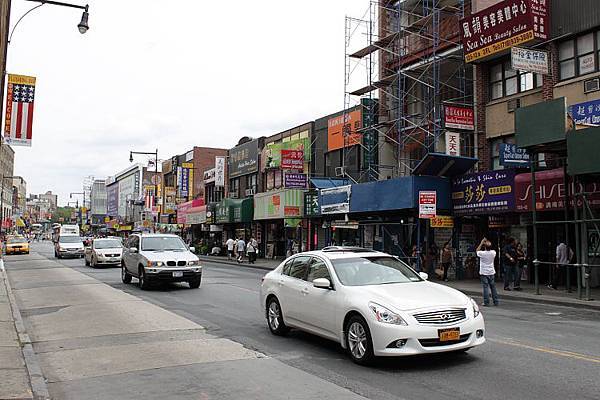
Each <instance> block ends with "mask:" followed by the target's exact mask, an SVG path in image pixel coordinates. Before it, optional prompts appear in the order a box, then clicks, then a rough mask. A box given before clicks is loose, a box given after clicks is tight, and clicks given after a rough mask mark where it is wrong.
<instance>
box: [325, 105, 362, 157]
mask: <svg viewBox="0 0 600 400" xmlns="http://www.w3.org/2000/svg"><path fill="white" fill-rule="evenodd" d="M360 128H362V112H361V111H360V110H357V111H351V112H348V113H344V114H342V115H339V116H337V117H334V118H330V119H329V120H328V121H327V151H332V150H337V149H341V148H342V147H350V146H354V145H357V144H360V143H361V139H362V134H360V133H358V130H359V129H360Z"/></svg>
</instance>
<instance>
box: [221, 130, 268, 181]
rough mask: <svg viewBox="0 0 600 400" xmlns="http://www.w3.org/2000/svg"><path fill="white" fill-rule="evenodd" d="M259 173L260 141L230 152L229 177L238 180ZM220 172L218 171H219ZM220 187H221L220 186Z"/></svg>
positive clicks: (254, 141) (241, 145) (248, 143)
mask: <svg viewBox="0 0 600 400" xmlns="http://www.w3.org/2000/svg"><path fill="white" fill-rule="evenodd" d="M256 171H258V140H257V139H255V140H252V141H249V142H246V143H242V144H240V145H238V146H236V147H234V148H233V149H231V150H229V177H230V178H236V177H238V176H242V175H248V174H251V173H254V172H256ZM217 172H218V171H217ZM219 186H220V185H219Z"/></svg>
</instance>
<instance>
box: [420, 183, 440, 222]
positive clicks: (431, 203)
mask: <svg viewBox="0 0 600 400" xmlns="http://www.w3.org/2000/svg"><path fill="white" fill-rule="evenodd" d="M436 207H437V193H436V192H435V191H425V190H421V191H419V218H433V217H435V215H436V211H437V210H436Z"/></svg>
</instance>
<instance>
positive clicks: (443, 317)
mask: <svg viewBox="0 0 600 400" xmlns="http://www.w3.org/2000/svg"><path fill="white" fill-rule="evenodd" d="M413 316H414V317H415V319H416V320H417V321H418V322H419V323H420V324H426V325H444V324H452V323H454V322H458V321H462V320H463V319H466V318H467V316H466V314H465V309H464V308H455V309H452V310H442V311H431V312H426V313H420V314H414V315H413Z"/></svg>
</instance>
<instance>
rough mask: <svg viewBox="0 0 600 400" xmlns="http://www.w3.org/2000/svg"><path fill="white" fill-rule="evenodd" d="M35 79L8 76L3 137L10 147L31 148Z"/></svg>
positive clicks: (22, 76)
mask: <svg viewBox="0 0 600 400" xmlns="http://www.w3.org/2000/svg"><path fill="white" fill-rule="evenodd" d="M34 97H35V78H34V77H32V76H24V75H12V74H9V75H8V85H7V89H6V117H5V123H4V137H5V140H6V144H9V145H11V146H31V136H32V127H33V100H34Z"/></svg>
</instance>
